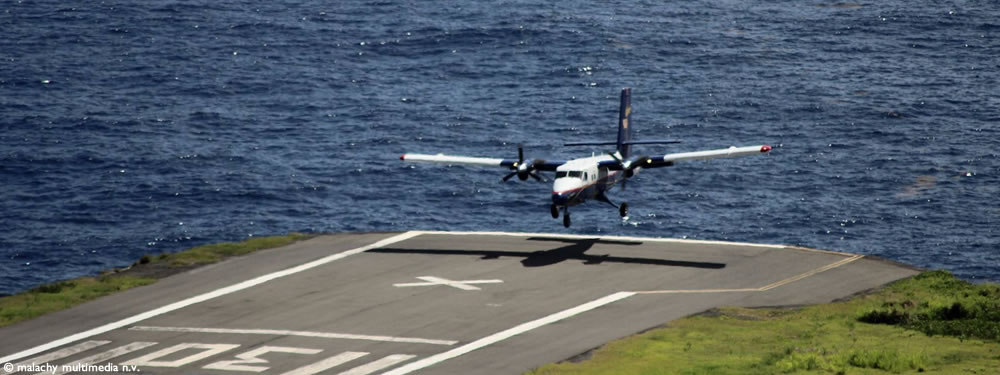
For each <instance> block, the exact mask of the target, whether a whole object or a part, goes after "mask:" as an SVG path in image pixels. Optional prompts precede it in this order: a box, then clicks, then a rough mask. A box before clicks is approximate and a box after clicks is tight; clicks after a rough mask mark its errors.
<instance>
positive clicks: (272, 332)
mask: <svg viewBox="0 0 1000 375" xmlns="http://www.w3.org/2000/svg"><path fill="white" fill-rule="evenodd" d="M129 330H130V331H145V332H192V333H233V334H244V335H274V336H300V337H316V338H326V339H348V340H368V341H383V342H399V343H409V344H431V345H455V344H457V343H458V341H453V340H432V339H423V338H419V337H393V336H374V335H357V334H351V333H335V332H310V331H288V330H280V329H232V328H197V327H153V326H135V327H131V328H129Z"/></svg>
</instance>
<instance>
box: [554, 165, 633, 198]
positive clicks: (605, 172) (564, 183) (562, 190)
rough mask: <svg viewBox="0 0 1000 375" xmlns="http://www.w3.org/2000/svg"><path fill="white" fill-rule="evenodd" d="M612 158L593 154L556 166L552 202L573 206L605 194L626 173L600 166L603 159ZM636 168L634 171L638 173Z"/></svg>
mask: <svg viewBox="0 0 1000 375" xmlns="http://www.w3.org/2000/svg"><path fill="white" fill-rule="evenodd" d="M607 160H612V158H611V157H610V156H607V155H602V156H592V157H589V158H581V159H573V160H570V161H569V162H567V163H566V164H563V165H560V166H559V167H558V168H556V179H555V181H554V182H553V183H552V204H554V205H556V206H557V207H560V208H562V207H572V206H575V205H578V204H580V203H583V202H586V201H588V200H591V199H594V198H596V197H597V196H598V195H602V194H604V192H606V191H608V190H609V189H611V188H612V187H614V186H615V184H617V183H618V182H620V181H621V180H622V177H623V176H624V173H622V172H621V171H612V170H609V169H608V168H602V167H599V166H598V163H599V162H601V161H607ZM638 170H639V168H636V169H635V170H634V172H633V173H637V172H638Z"/></svg>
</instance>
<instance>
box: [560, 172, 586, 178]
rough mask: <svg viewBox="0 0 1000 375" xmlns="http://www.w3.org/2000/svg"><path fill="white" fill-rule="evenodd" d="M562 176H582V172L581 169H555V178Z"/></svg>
mask: <svg viewBox="0 0 1000 375" xmlns="http://www.w3.org/2000/svg"><path fill="white" fill-rule="evenodd" d="M563 177H576V178H583V172H581V171H557V172H556V178H563Z"/></svg>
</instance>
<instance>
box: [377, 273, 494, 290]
mask: <svg viewBox="0 0 1000 375" xmlns="http://www.w3.org/2000/svg"><path fill="white" fill-rule="evenodd" d="M418 279H420V280H424V281H426V283H404V284H392V286H394V287H397V288H405V287H409V286H431V285H447V286H450V287H452V288H458V289H462V290H480V288H479V287H475V286H472V285H469V284H496V283H502V282H503V280H497V279H492V280H457V281H456V280H448V279H443V278H440V277H434V276H420V277H418Z"/></svg>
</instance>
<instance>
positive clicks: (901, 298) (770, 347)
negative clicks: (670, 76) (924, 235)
mask: <svg viewBox="0 0 1000 375" xmlns="http://www.w3.org/2000/svg"><path fill="white" fill-rule="evenodd" d="M998 301H1000V285H997V284H979V285H975V284H970V283H967V282H964V281H961V280H958V279H956V278H955V277H954V276H952V275H951V274H949V273H947V272H943V271H934V272H926V273H923V274H920V275H918V276H916V277H913V278H910V279H906V280H901V281H898V282H896V283H893V284H890V285H889V286H887V287H886V288H884V289H882V290H880V291H878V292H876V293H873V294H868V295H864V296H859V297H856V298H853V299H851V300H849V301H844V302H837V303H830V304H824V305H815V306H808V307H802V308H776V309H747V308H723V309H716V310H712V311H709V312H708V313H705V314H701V315H697V316H692V317H688V318H685V319H681V320H678V321H674V322H671V323H670V324H669V325H668V326H666V327H664V328H659V329H655V330H651V331H648V332H645V333H642V334H638V335H635V336H633V337H629V338H625V339H622V340H618V341H615V342H612V343H609V344H607V345H605V346H604V347H602V348H600V349H597V350H595V351H594V352H593V353H592V356H591V358H590V359H588V360H585V361H582V362H578V363H570V362H563V363H557V364H549V365H545V366H542V367H540V368H538V369H535V370H534V371H531V372H529V374H535V375H541V374H686V375H687V374H691V375H693V374H909V373H925V374H995V373H997V371H998V369H1000V334H998V332H997V324H998V322H1000V317H998V316H997V314H1000V306H998Z"/></svg>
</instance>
